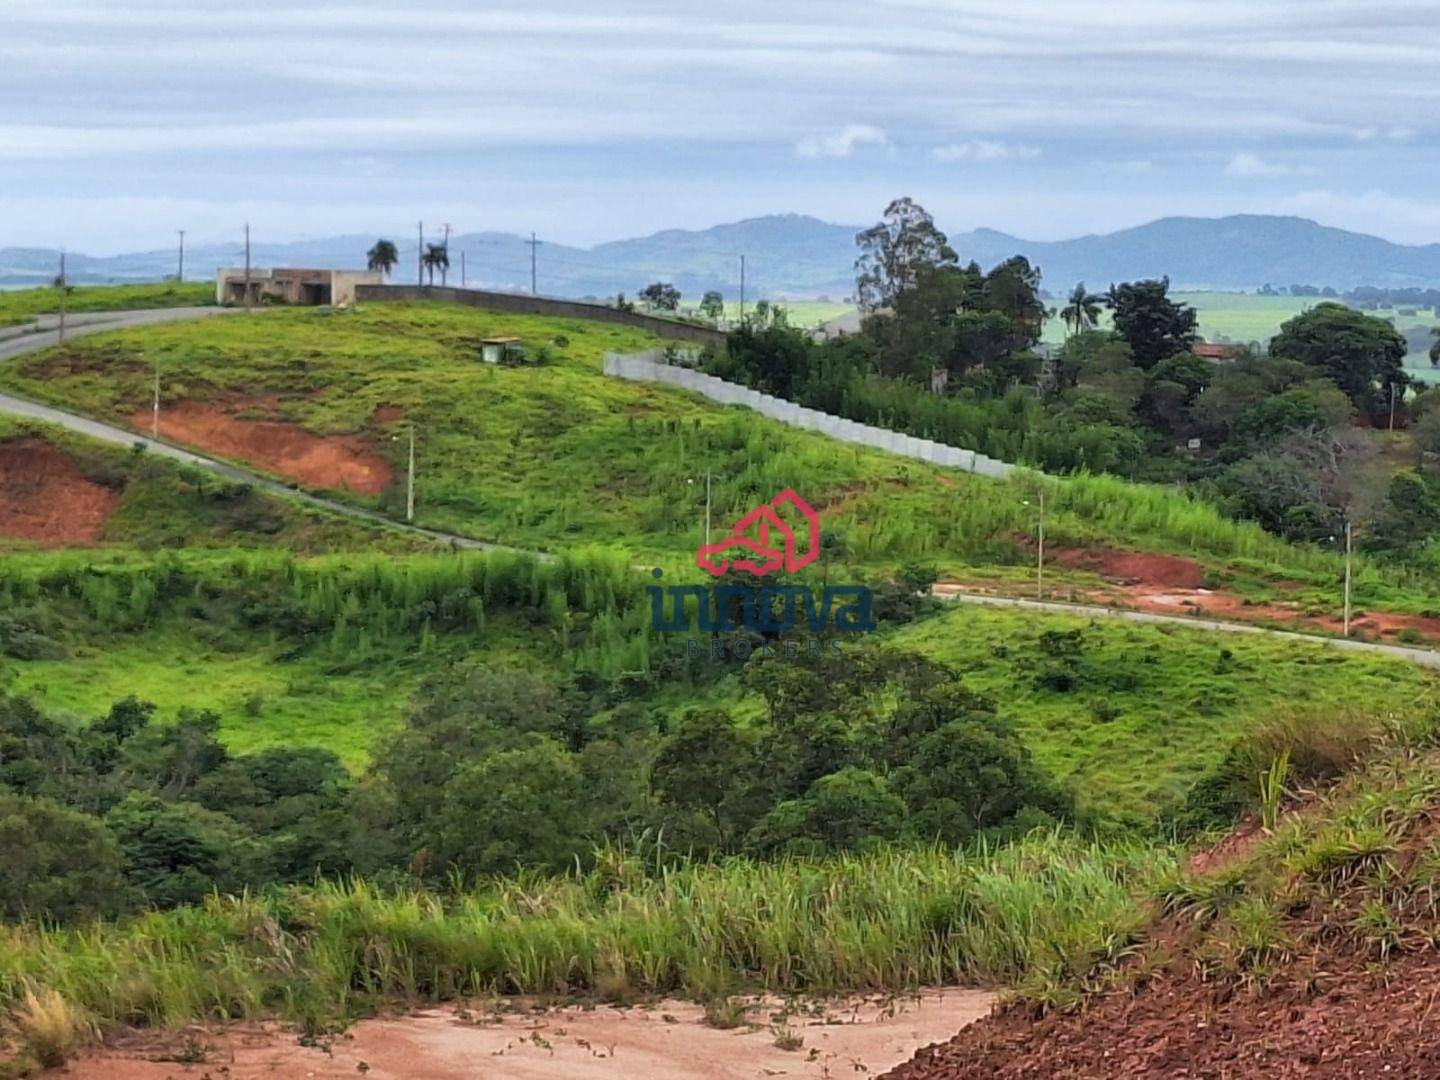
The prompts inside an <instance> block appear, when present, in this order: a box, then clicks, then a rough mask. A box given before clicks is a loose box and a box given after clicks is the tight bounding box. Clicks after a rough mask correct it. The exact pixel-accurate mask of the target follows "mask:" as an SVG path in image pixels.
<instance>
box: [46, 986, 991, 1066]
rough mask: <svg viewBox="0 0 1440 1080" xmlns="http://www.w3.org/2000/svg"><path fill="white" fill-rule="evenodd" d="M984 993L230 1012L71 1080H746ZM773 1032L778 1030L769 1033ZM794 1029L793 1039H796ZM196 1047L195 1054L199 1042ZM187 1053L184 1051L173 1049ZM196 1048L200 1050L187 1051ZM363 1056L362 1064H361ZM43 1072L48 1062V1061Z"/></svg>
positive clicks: (879, 1058) (972, 1015)
mask: <svg viewBox="0 0 1440 1080" xmlns="http://www.w3.org/2000/svg"><path fill="white" fill-rule="evenodd" d="M990 1001H991V995H990V994H988V993H985V992H983V991H978V990H950V991H945V992H943V993H942V992H927V993H925V994H923V995H921V996H919V997H918V998H906V997H900V998H895V999H888V1000H884V999H871V1000H869V1001H860V1000H856V1001H850V1002H827V1003H825V1004H824V1005H823V1006H821V1005H810V1006H802V1007H800V1008H796V1007H795V1006H793V1005H792V1006H791V1007H790V1014H789V1016H788V1017H787V1018H785V1019H783V1020H781V1021H778V1022H777V1021H776V1020H775V1019H774V1017H775V1015H778V1013H777V1010H780V1009H782V1008H784V1006H783V1005H782V1003H781V1002H779V1001H767V1002H761V1003H757V1005H756V1007H755V1008H753V1009H751V1010H750V1012H749V1013H748V1015H747V1019H748V1020H750V1021H751V1022H752V1023H751V1024H749V1025H746V1026H742V1027H739V1028H734V1029H731V1030H719V1029H717V1028H713V1027H708V1026H706V1025H705V1023H704V1017H703V1010H702V1009H701V1008H700V1007H699V1006H697V1005H692V1004H689V1003H688V1002H681V1001H662V1002H659V1003H658V1004H655V1005H651V1006H645V1007H636V1008H619V1007H615V1006H609V1005H602V1006H599V1007H583V1006H573V1007H569V1008H564V1009H552V1010H547V1011H531V1010H528V1009H518V1010H514V1011H509V1012H505V1013H500V1014H493V1015H492V1014H486V1013H485V1012H484V1011H483V1010H481V1009H474V1008H472V1009H469V1010H460V1009H445V1010H432V1011H428V1012H423V1013H418V1014H416V1015H413V1016H403V1017H396V1018H392V1019H381V1020H366V1021H362V1022H361V1023H359V1024H356V1025H355V1026H354V1027H352V1028H351V1029H350V1030H349V1031H347V1032H345V1033H344V1034H343V1035H339V1036H335V1037H333V1038H325V1039H322V1040H319V1045H318V1046H314V1045H312V1046H310V1047H309V1048H307V1047H303V1046H301V1045H300V1044H299V1043H298V1041H297V1039H296V1034H295V1032H294V1031H287V1030H285V1029H283V1028H281V1027H280V1026H279V1025H273V1024H272V1025H264V1026H259V1025H248V1026H245V1025H237V1026H233V1027H229V1028H225V1029H222V1030H218V1031H203V1030H200V1031H192V1032H187V1033H181V1034H178V1035H174V1036H172V1037H170V1040H169V1042H168V1043H166V1042H162V1041H160V1040H159V1039H158V1037H157V1036H154V1035H143V1034H142V1035H136V1036H134V1037H133V1042H132V1044H131V1045H118V1046H115V1047H112V1048H111V1049H109V1050H107V1051H105V1052H103V1053H101V1054H99V1055H97V1056H94V1057H90V1058H85V1059H81V1060H78V1061H75V1062H72V1063H70V1064H69V1065H68V1066H67V1067H66V1068H65V1069H64V1071H63V1072H61V1071H56V1072H55V1073H54V1074H53V1075H55V1076H57V1077H58V1076H62V1075H63V1076H66V1077H69V1078H72V1080H165V1078H175V1080H179V1078H180V1077H186V1076H189V1077H194V1078H196V1080H199V1078H200V1077H202V1076H207V1075H208V1076H224V1077H226V1078H227V1080H258V1078H260V1077H277V1076H287V1077H288V1076H300V1077H315V1078H317V1080H327V1078H333V1080H339V1078H342V1077H346V1078H352V1080H353V1078H354V1077H356V1076H360V1075H362V1074H363V1075H365V1076H367V1077H369V1078H370V1080H402V1078H403V1080H414V1078H416V1077H425V1078H426V1080H461V1078H465V1080H470V1078H472V1077H482V1076H483V1077H492V1076H493V1077H507V1078H514V1080H587V1078H591V1080H732V1078H733V1080H742V1078H743V1080H751V1078H753V1077H761V1076H782V1075H783V1076H789V1077H827V1076H828V1077H835V1076H869V1075H874V1074H875V1073H876V1072H878V1071H880V1070H882V1069H887V1068H890V1067H891V1066H893V1065H895V1064H896V1063H898V1062H900V1061H904V1060H905V1059H906V1058H907V1057H909V1056H910V1055H911V1054H913V1053H914V1052H915V1050H916V1048H917V1047H919V1046H921V1045H923V1044H924V1043H925V1042H926V1041H927V1040H930V1039H935V1038H939V1037H941V1036H942V1035H945V1034H948V1033H949V1032H950V1031H953V1030H954V1029H955V1028H956V1027H957V1026H959V1025H962V1024H967V1023H969V1022H971V1021H972V1020H974V1019H976V1018H977V1017H980V1016H983V1015H984V1014H985V1012H986V1011H987V1010H988V1009H989V1007H990ZM782 1035H788V1036H789V1037H790V1040H791V1041H789V1042H787V1043H786V1044H785V1045H784V1046H781V1045H777V1042H779V1041H781V1036H782ZM794 1040H800V1042H799V1045H796V1043H795V1042H794ZM187 1047H188V1054H187V1053H186V1051H187ZM201 1048H203V1053H200V1052H199V1051H200V1050H201ZM185 1056H188V1057H189V1058H190V1059H192V1062H193V1063H192V1064H188V1065H181V1064H178V1063H177V1059H178V1058H181V1057H185ZM196 1057H202V1058H203V1060H200V1061H194V1060H193V1059H195V1058H196ZM362 1063H363V1067H362ZM46 1075H51V1074H46Z"/></svg>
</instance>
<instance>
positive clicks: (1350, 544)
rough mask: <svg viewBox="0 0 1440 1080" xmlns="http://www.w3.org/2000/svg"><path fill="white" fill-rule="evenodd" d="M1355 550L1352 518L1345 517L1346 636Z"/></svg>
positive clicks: (1346, 632) (1346, 633) (1348, 630)
mask: <svg viewBox="0 0 1440 1080" xmlns="http://www.w3.org/2000/svg"><path fill="white" fill-rule="evenodd" d="M1353 551H1354V533H1353V530H1352V527H1351V524H1350V519H1349V518H1346V519H1345V636H1346V637H1347V638H1348V637H1349V636H1350V561H1351V553H1352V552H1353Z"/></svg>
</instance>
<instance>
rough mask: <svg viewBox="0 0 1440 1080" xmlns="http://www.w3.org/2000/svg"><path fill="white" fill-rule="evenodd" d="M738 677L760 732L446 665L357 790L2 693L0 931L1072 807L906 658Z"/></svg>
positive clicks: (988, 713) (565, 686)
mask: <svg viewBox="0 0 1440 1080" xmlns="http://www.w3.org/2000/svg"><path fill="white" fill-rule="evenodd" d="M740 680H741V683H742V685H743V687H744V688H745V689H746V690H749V691H753V692H754V694H755V695H756V696H757V697H758V698H759V699H760V700H762V701H763V702H764V703H765V715H764V716H763V717H761V718H746V719H741V718H740V717H737V716H734V715H731V714H730V713H729V712H728V711H726V710H723V709H714V708H710V709H696V708H688V709H687V708H679V709H676V710H673V711H670V710H662V709H657V708H655V707H653V706H650V705H647V704H646V703H645V702H644V701H642V700H641V699H631V698H628V697H627V696H626V695H625V693H624V691H623V688H621V689H620V690H619V691H616V690H614V689H612V688H605V687H602V686H600V685H598V684H596V683H594V682H593V681H591V680H585V679H573V680H568V681H560V682H559V683H558V684H557V682H556V681H555V680H553V679H549V678H544V677H540V676H536V675H532V674H529V673H527V672H523V671H520V670H516V669H509V668H494V667H475V668H470V669H461V670H459V671H458V672H454V673H451V674H449V675H447V676H446V677H445V678H443V679H440V680H437V681H436V682H434V683H433V684H432V685H429V686H427V687H425V688H424V690H423V691H422V693H421V695H420V697H419V699H418V700H417V702H416V704H415V706H414V708H413V710H412V712H411V715H410V717H409V719H408V721H407V722H406V724H405V725H404V727H403V728H402V729H401V730H400V731H398V732H396V733H395V734H394V735H393V736H391V737H390V738H389V739H388V740H386V741H385V742H383V743H382V744H381V745H380V746H379V747H378V748H377V751H376V753H375V755H374V759H373V762H372V764H371V766H370V768H369V769H368V770H367V771H366V772H365V773H364V774H363V775H361V776H353V775H351V774H350V773H349V772H348V771H347V770H346V769H345V767H344V766H343V765H342V764H341V762H340V761H339V760H338V759H337V758H336V757H335V755H334V754H332V753H330V752H329V751H326V750H319V749H314V748H272V749H267V750H263V751H260V752H258V753H250V754H232V753H230V752H229V751H227V750H226V748H225V747H224V746H223V745H222V743H221V742H220V740H219V738H218V727H219V724H218V719H217V717H216V716H215V715H214V714H212V713H207V712H200V713H183V714H182V715H180V716H179V717H178V718H177V719H175V720H173V721H167V722H163V723H162V722H160V721H158V720H156V719H155V717H154V709H153V707H152V706H150V705H147V704H144V703H142V702H140V701H138V700H136V699H134V698H131V699H127V700H125V701H121V702H118V703H116V705H115V706H114V707H113V708H112V709H111V710H110V711H109V712H108V713H107V714H106V715H105V716H103V717H100V718H98V719H97V720H95V721H94V722H92V723H91V724H89V725H87V726H79V727H77V726H72V725H69V724H64V723H61V722H59V721H56V720H53V719H51V718H49V717H47V716H45V715H44V714H42V713H41V712H39V711H38V710H37V709H35V708H34V707H33V706H32V705H31V704H30V703H29V702H27V701H25V700H23V699H17V698H5V697H0V841H3V842H4V843H5V850H6V851H7V852H8V853H9V854H8V855H7V862H6V865H5V866H4V867H3V869H0V918H10V919H14V918H21V917H26V916H36V915H39V916H44V917H47V918H53V919H59V920H76V919H83V918H86V917H92V916H113V915H116V914H120V913H123V912H126V911H130V910H134V909H135V908H137V907H142V906H157V907H171V906H176V905H181V904H194V903H198V902H200V901H201V900H203V899H204V897H205V896H207V895H208V894H209V893H211V892H212V891H214V890H222V891H232V890H238V889H241V888H258V887H264V886H266V885H270V884H275V883H286V882H305V881H309V880H313V879H314V878H315V877H317V876H328V877H335V876H343V875H346V874H352V873H358V874H363V875H367V876H370V877H372V878H378V879H379V880H381V881H384V880H387V879H388V880H393V881H396V882H399V881H410V880H420V881H427V882H430V883H432V884H444V883H446V882H449V881H453V880H456V879H457V877H458V878H459V879H461V880H472V879H474V878H475V877H477V876H480V875H488V874H495V873H513V872H515V871H516V870H518V869H527V868H529V869H540V870H547V871H563V870H565V869H567V868H569V867H573V866H575V865H576V864H577V862H578V863H580V864H584V863H586V862H588V861H589V860H590V859H591V858H592V857H593V853H594V851H595V849H596V847H597V845H601V844H604V843H606V842H608V841H618V842H622V843H623V842H634V841H635V839H636V838H639V837H649V838H651V842H652V843H656V844H657V845H659V846H661V847H663V849H664V850H667V851H673V852H675V853H677V854H687V855H688V854H716V855H719V854H725V853H734V852H746V853H752V854H757V855H768V854H774V853H780V852H787V853H796V854H809V853H820V852H825V851H831V850H836V849H853V848H858V847H865V846H868V845H873V844H879V843H885V842H890V841H912V840H920V841H932V840H934V841H940V842H943V843H948V844H956V843H961V842H964V841H966V840H968V839H970V838H972V837H975V836H978V835H990V836H999V835H1006V834H1009V833H1011V832H1014V831H1017V830H1025V829H1028V828H1030V827H1033V826H1035V825H1037V824H1042V823H1048V822H1057V821H1060V820H1064V819H1067V818H1069V817H1071V816H1072V815H1073V807H1072V804H1071V801H1070V799H1069V798H1068V796H1067V795H1066V794H1065V793H1064V792H1062V791H1061V790H1060V789H1059V788H1058V787H1057V786H1056V785H1055V784H1054V783H1053V782H1052V781H1051V779H1050V778H1049V777H1048V776H1047V775H1046V774H1045V773H1043V772H1042V771H1041V770H1040V769H1039V768H1038V767H1037V766H1036V765H1035V764H1034V762H1033V761H1032V760H1031V757H1030V754H1029V752H1028V751H1027V749H1026V748H1025V747H1024V745H1023V744H1022V743H1021V742H1020V740H1019V739H1018V737H1017V736H1016V735H1015V733H1014V732H1013V731H1012V730H1011V729H1010V728H1009V727H1008V726H1007V725H1006V724H1005V723H1003V722H1002V721H1001V720H1000V719H999V718H998V716H997V715H996V711H995V706H994V704H993V703H992V702H989V701H987V700H985V699H984V698H982V697H979V696H977V695H975V694H973V693H972V692H970V691H969V690H968V689H967V688H966V687H965V685H964V683H963V682H962V681H961V680H960V679H959V678H958V677H957V676H956V675H955V674H954V673H953V672H951V671H950V670H948V669H946V668H944V667H941V666H939V665H936V664H934V663H932V662H930V661H927V660H925V659H924V658H923V657H920V656H918V655H916V654H911V653H905V652H895V651H888V650H884V649H879V648H870V649H858V650H854V651H847V653H846V654H845V656H844V657H843V658H837V657H834V656H826V657H823V658H815V659H806V660H803V661H799V662H785V663H777V662H764V661H761V660H758V659H757V660H754V661H752V662H751V663H748V664H746V665H744V666H743V668H741V669H740ZM897 703H898V704H897Z"/></svg>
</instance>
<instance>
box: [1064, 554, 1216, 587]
mask: <svg viewBox="0 0 1440 1080" xmlns="http://www.w3.org/2000/svg"><path fill="white" fill-rule="evenodd" d="M1049 554H1050V557H1051V558H1052V559H1054V560H1055V561H1056V562H1058V563H1059V564H1060V565H1061V566H1064V567H1067V568H1069V569H1071V570H1076V569H1079V570H1093V571H1095V572H1096V573H1097V574H1099V575H1100V576H1101V577H1106V578H1110V579H1111V580H1113V581H1118V582H1121V583H1122V584H1126V585H1151V586H1155V585H1160V586H1164V587H1166V588H1171V589H1198V588H1200V586H1201V585H1202V584H1203V583H1204V581H1205V571H1204V570H1203V569H1201V567H1200V564H1199V563H1197V562H1196V561H1195V560H1194V559H1187V558H1185V557H1184V556H1182V555H1142V554H1140V553H1139V552H1134V551H1111V550H1109V549H1107V548H1055V549H1053V550H1051V551H1050V553H1049Z"/></svg>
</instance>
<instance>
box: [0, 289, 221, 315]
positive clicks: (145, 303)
mask: <svg viewBox="0 0 1440 1080" xmlns="http://www.w3.org/2000/svg"><path fill="white" fill-rule="evenodd" d="M60 299H61V297H60V290H59V289H55V288H38V289H0V326H13V325H17V324H19V323H26V322H30V321H31V320H32V319H34V318H35V317H36V316H37V315H49V314H53V313H54V312H57V311H59V310H60ZM213 303H215V286H214V285H213V284H211V283H209V282H204V281H196V282H185V283H184V284H180V283H178V282H173V281H168V282H158V283H156V284H152V285H80V286H76V287H74V288H73V289H72V290H71V292H70V295H69V296H67V297H65V310H66V311H69V312H73V313H76V314H78V313H80V312H85V311H129V310H137V309H140V308H167V307H203V306H206V305H209V304H213Z"/></svg>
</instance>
